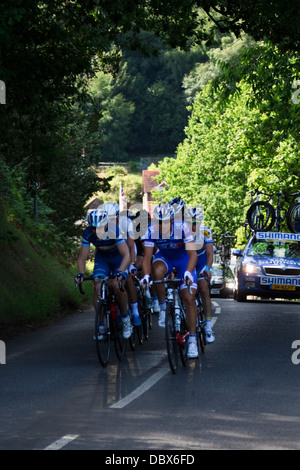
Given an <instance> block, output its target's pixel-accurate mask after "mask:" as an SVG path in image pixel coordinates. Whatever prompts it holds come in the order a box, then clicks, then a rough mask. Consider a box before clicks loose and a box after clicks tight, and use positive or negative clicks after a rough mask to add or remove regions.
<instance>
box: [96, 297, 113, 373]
mask: <svg viewBox="0 0 300 470" xmlns="http://www.w3.org/2000/svg"><path fill="white" fill-rule="evenodd" d="M109 319H110V315H109V313H108V312H107V311H106V305H105V304H104V303H103V302H99V303H98V306H97V310H96V317H95V342H96V349H97V355H98V359H99V361H100V364H101V365H102V366H103V367H106V366H107V364H108V361H109V358H110V338H111V336H110V324H109V323H110V322H109Z"/></svg>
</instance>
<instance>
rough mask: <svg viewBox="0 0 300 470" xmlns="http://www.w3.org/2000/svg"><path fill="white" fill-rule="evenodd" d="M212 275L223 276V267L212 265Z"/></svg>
mask: <svg viewBox="0 0 300 470" xmlns="http://www.w3.org/2000/svg"><path fill="white" fill-rule="evenodd" d="M211 270H212V275H213V276H217V277H222V276H223V269H222V267H221V266H212V268H211Z"/></svg>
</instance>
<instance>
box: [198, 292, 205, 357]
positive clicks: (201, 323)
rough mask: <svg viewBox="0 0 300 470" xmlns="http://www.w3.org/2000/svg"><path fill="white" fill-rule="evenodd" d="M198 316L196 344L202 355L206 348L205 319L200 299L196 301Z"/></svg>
mask: <svg viewBox="0 0 300 470" xmlns="http://www.w3.org/2000/svg"><path fill="white" fill-rule="evenodd" d="M198 303H199V304H198V307H197V310H198V316H197V342H198V349H201V351H202V353H204V352H205V346H206V335H205V319H204V313H203V305H202V302H201V300H200V299H198Z"/></svg>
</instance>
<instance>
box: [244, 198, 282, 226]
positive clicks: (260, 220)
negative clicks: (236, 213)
mask: <svg viewBox="0 0 300 470" xmlns="http://www.w3.org/2000/svg"><path fill="white" fill-rule="evenodd" d="M246 217H247V221H248V224H249V226H250V228H251V229H252V230H254V231H259V230H262V231H266V232H267V231H268V230H271V228H272V227H273V225H274V222H275V209H274V207H273V206H272V205H271V204H270V203H269V202H266V201H258V202H254V203H253V204H251V206H250V207H249V209H248V211H247V215H246Z"/></svg>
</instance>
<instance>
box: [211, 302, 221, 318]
mask: <svg viewBox="0 0 300 470" xmlns="http://www.w3.org/2000/svg"><path fill="white" fill-rule="evenodd" d="M212 304H213V305H214V307H215V311H214V314H215V315H220V313H221V307H220V305H219V304H218V302H215V301H214V300H212Z"/></svg>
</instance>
